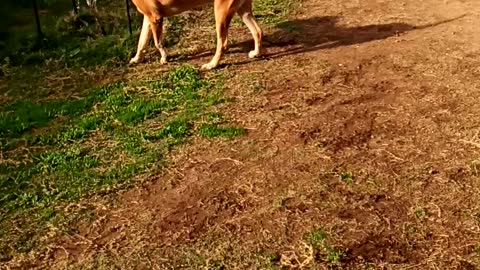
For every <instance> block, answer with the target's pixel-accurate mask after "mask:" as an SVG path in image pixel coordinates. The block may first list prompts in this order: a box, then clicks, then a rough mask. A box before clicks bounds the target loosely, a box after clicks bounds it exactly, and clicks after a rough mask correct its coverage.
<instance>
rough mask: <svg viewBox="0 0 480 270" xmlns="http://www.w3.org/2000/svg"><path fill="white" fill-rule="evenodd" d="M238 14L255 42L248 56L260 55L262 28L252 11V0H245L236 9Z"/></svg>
mask: <svg viewBox="0 0 480 270" xmlns="http://www.w3.org/2000/svg"><path fill="white" fill-rule="evenodd" d="M238 15H239V16H240V17H241V18H242V20H243V22H244V23H245V25H246V26H247V27H248V29H249V30H250V32H251V33H252V36H253V40H254V42H255V49H254V50H253V51H250V52H249V53H248V57H250V58H254V57H258V56H261V55H262V36H263V34H262V29H261V28H260V26H258V23H257V21H256V20H255V17H254V16H253V12H252V1H250V0H246V1H245V3H244V4H243V5H242V6H240V8H239V9H238Z"/></svg>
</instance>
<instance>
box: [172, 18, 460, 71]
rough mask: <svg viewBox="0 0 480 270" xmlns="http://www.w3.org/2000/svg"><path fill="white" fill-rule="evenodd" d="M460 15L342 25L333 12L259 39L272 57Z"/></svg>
mask: <svg viewBox="0 0 480 270" xmlns="http://www.w3.org/2000/svg"><path fill="white" fill-rule="evenodd" d="M464 16H465V15H462V16H460V17H456V18H453V19H449V20H443V21H439V22H436V23H432V24H426V25H419V26H416V25H411V24H407V23H388V24H372V25H365V26H356V27H343V26H339V25H338V19H339V17H337V16H322V17H311V18H306V19H294V20H289V21H285V22H282V23H279V24H277V25H276V30H275V31H274V32H272V33H268V34H265V36H264V40H263V41H264V42H263V43H264V47H265V49H266V53H265V54H264V58H267V59H274V58H279V57H283V56H287V55H294V54H299V53H306V52H312V51H318V50H325V49H332V48H337V47H342V46H351V45H356V44H362V43H366V42H371V41H375V40H383V39H387V38H389V37H393V36H399V35H401V34H404V33H407V32H410V31H414V30H422V29H427V28H430V27H435V26H438V25H442V24H445V23H449V22H452V21H455V20H457V19H460V18H462V17H464ZM252 46H253V40H251V39H249V40H247V41H244V42H241V43H237V44H232V45H231V50H230V53H236V52H246V51H248V50H250V49H251V48H252ZM275 47H277V48H278V47H281V48H285V49H283V50H281V51H280V52H278V50H276V51H277V52H274V53H270V52H269V49H271V48H275ZM211 55H213V50H212V51H208V52H202V53H199V54H195V55H190V56H188V57H187V58H186V59H184V60H193V59H198V58H201V57H206V56H211ZM177 56H178V55H177ZM173 57H175V56H173ZM249 62H251V61H241V62H236V63H234V64H235V65H239V64H245V63H249ZM224 65H226V64H224Z"/></svg>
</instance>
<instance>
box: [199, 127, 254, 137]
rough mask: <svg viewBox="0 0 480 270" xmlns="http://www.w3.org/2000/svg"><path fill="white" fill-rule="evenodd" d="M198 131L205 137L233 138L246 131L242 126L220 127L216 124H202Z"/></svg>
mask: <svg viewBox="0 0 480 270" xmlns="http://www.w3.org/2000/svg"><path fill="white" fill-rule="evenodd" d="M199 133H200V135H201V136H203V137H206V138H214V137H223V138H233V137H236V136H240V135H244V134H245V133H246V131H245V129H244V128H239V127H222V126H219V125H217V124H203V125H201V126H200V128H199Z"/></svg>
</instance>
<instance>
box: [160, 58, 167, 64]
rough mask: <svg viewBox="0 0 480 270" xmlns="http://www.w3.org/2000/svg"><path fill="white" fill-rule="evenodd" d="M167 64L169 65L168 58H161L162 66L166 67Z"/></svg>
mask: <svg viewBox="0 0 480 270" xmlns="http://www.w3.org/2000/svg"><path fill="white" fill-rule="evenodd" d="M166 63H168V60H167V58H161V59H160V64H162V65H165V64H166Z"/></svg>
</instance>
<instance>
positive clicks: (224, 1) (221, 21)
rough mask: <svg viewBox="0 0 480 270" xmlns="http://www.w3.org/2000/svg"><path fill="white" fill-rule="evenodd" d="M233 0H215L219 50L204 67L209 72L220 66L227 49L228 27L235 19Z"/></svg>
mask: <svg viewBox="0 0 480 270" xmlns="http://www.w3.org/2000/svg"><path fill="white" fill-rule="evenodd" d="M232 5H233V0H215V3H214V8H215V24H216V30H217V50H216V52H215V55H214V56H213V58H212V60H211V61H210V62H209V63H208V64H205V65H203V66H202V69H205V70H208V69H213V68H216V67H217V66H218V63H219V62H220V58H222V55H223V53H224V52H225V50H226V48H227V35H228V26H229V25H230V21H231V20H232V17H233V14H234V13H233V9H232V8H231V7H232Z"/></svg>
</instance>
